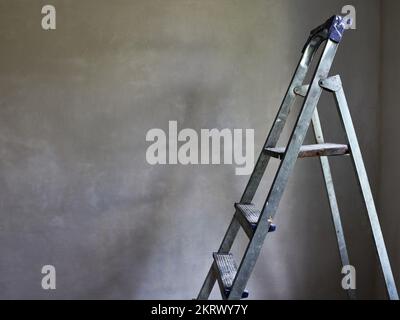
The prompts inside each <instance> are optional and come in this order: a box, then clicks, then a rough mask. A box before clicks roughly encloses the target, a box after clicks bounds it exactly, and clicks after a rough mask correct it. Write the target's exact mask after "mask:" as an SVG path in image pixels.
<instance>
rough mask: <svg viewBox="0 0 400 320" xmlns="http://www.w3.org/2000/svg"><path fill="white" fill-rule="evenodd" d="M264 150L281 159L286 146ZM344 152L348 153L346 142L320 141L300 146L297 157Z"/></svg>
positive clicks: (342, 153)
mask: <svg viewBox="0 0 400 320" xmlns="http://www.w3.org/2000/svg"><path fill="white" fill-rule="evenodd" d="M265 151H266V152H267V154H268V155H269V156H271V157H274V158H278V159H283V157H284V156H285V153H286V148H266V149H265ZM346 154H349V146H348V145H346V144H337V143H321V144H311V145H305V146H302V147H301V148H300V152H299V158H309V157H324V156H342V155H346Z"/></svg>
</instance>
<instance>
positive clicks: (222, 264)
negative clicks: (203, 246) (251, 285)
mask: <svg viewBox="0 0 400 320" xmlns="http://www.w3.org/2000/svg"><path fill="white" fill-rule="evenodd" d="M213 256H214V261H215V265H216V271H217V278H218V284H219V287H220V289H221V294H222V296H223V297H224V299H228V297H229V293H230V291H231V288H232V285H233V281H234V280H235V277H236V273H237V266H236V263H235V260H234V259H233V255H232V254H231V253H229V254H219V253H214V254H213ZM248 296H249V293H248V292H247V291H244V292H243V294H242V299H245V298H247V297H248Z"/></svg>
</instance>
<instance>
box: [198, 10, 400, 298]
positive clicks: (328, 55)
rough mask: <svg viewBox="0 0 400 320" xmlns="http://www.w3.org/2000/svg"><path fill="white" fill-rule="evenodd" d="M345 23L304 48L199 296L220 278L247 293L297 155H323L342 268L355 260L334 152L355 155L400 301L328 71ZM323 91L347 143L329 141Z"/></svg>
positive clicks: (330, 24) (329, 26)
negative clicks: (240, 244)
mask: <svg viewBox="0 0 400 320" xmlns="http://www.w3.org/2000/svg"><path fill="white" fill-rule="evenodd" d="M344 24H345V21H344V19H343V18H342V17H340V16H333V17H332V18H330V19H329V20H328V21H327V22H325V23H324V24H323V25H321V26H320V27H318V28H316V29H314V30H313V31H311V34H310V37H309V39H308V40H307V43H306V45H305V47H304V49H303V51H302V52H303V55H302V57H301V59H300V62H299V63H298V66H297V68H296V71H295V73H294V76H293V78H292V81H291V83H290V85H289V88H288V90H287V92H286V95H285V97H284V99H283V102H282V105H281V107H280V109H279V112H278V115H277V116H276V118H275V121H274V124H273V126H272V128H271V130H270V133H269V135H268V138H267V140H266V142H265V145H264V147H263V149H262V152H261V154H260V156H259V158H258V161H257V163H256V165H255V168H254V171H253V173H252V175H251V177H250V180H249V182H248V184H247V186H246V189H245V191H244V193H243V196H242V198H241V201H240V202H239V203H237V204H235V209H236V212H235V214H234V217H233V219H232V221H231V224H230V226H229V228H228V230H227V232H226V234H225V237H224V239H223V241H222V243H221V246H220V248H219V250H218V252H217V253H214V255H213V257H214V263H213V264H212V266H211V268H210V270H209V272H208V275H207V277H206V279H205V281H204V283H203V286H202V288H201V290H200V292H199V295H198V299H207V298H208V297H209V295H210V293H211V290H212V288H213V286H214V284H215V282H216V281H218V284H219V287H220V289H221V294H222V298H223V299H228V300H236V299H242V298H246V297H247V296H248V292H247V291H246V290H245V287H246V284H247V281H248V279H249V277H250V275H251V272H252V271H253V268H254V266H255V263H256V261H257V258H258V256H259V254H260V251H261V248H262V246H263V243H264V240H265V238H266V236H267V235H268V234H269V233H271V232H273V231H275V229H276V226H275V225H274V224H273V219H274V217H275V214H276V211H277V208H278V205H279V202H280V200H281V198H282V195H283V192H284V189H285V186H286V184H287V181H288V179H289V176H290V174H291V173H292V171H293V168H294V165H295V163H296V161H297V159H298V158H307V157H319V158H320V162H321V169H322V173H323V176H324V180H325V186H326V191H327V195H328V200H329V205H330V209H331V213H332V221H333V225H334V229H335V233H336V237H337V242H338V248H339V254H340V259H341V263H342V265H343V266H345V265H349V264H350V261H349V256H348V252H347V247H346V242H345V238H344V232H343V228H342V223H341V218H340V212H339V207H338V203H337V199H336V194H335V189H334V185H333V181H332V174H331V169H330V165H329V160H328V157H329V156H350V157H351V159H352V162H353V164H354V168H355V171H356V173H357V177H358V180H359V184H360V186H361V193H362V195H363V199H364V202H365V205H366V208H367V213H368V218H369V221H370V224H371V228H372V233H373V237H374V241H375V246H376V250H377V253H378V257H379V260H380V263H381V267H382V272H383V275H384V278H385V283H386V288H387V293H388V296H389V298H390V299H393V300H398V299H399V297H398V294H397V289H396V285H395V282H394V278H393V274H392V270H391V267H390V263H389V258H388V255H387V252H386V247H385V243H384V239H383V235H382V231H381V228H380V225H379V220H378V216H377V212H376V208H375V204H374V200H373V197H372V192H371V188H370V185H369V182H368V177H367V173H366V170H365V166H364V162H363V159H362V155H361V151H360V147H359V145H358V141H357V137H356V133H355V130H354V126H353V123H352V120H351V116H350V112H349V109H348V105H347V101H346V98H345V95H344V91H343V87H342V82H341V79H340V76H333V77H329V71H330V68H331V66H332V63H333V59H334V56H335V53H336V50H337V47H338V45H339V43H340V41H341V39H342V36H343V32H344V30H345V28H344ZM322 43H326V44H325V48H324V51H323V53H322V55H321V57H320V60H319V63H318V65H317V67H316V70H315V73H314V76H313V79H312V81H311V83H310V84H309V85H303V81H304V79H305V77H306V75H307V72H308V69H309V66H310V64H311V61H312V59H313V58H314V55H315V52H316V51H317V49H318V48H319V47H320V46H321V45H322ZM323 90H326V91H328V92H331V93H333V94H334V96H335V101H336V104H337V107H338V111H339V114H340V117H341V120H342V124H343V128H344V130H345V132H346V136H347V143H346V144H332V143H325V140H324V136H323V132H322V128H321V123H320V118H319V115H318V111H317V103H318V101H319V98H320V96H321V93H322V91H323ZM296 97H303V98H304V102H303V105H302V108H301V111H300V114H299V116H298V119H297V122H296V125H295V127H294V129H293V131H292V134H291V137H290V139H289V143H288V145H287V147H286V148H279V147H276V144H277V143H278V140H279V137H280V135H281V133H282V130H283V128H284V126H285V124H286V119H287V118H288V115H289V113H290V111H291V107H292V105H293V102H294V100H295V98H296ZM310 123H312V125H313V129H314V135H315V140H316V143H317V144H315V145H309V146H303V145H302V144H303V141H304V138H305V135H306V133H307V130H308V128H309V125H310ZM271 157H274V158H277V159H280V160H281V163H280V166H279V168H278V171H277V173H276V176H275V178H274V181H273V183H272V186H271V188H270V191H269V193H268V196H267V198H266V200H265V203H264V206H263V208H262V209H261V210H258V209H257V208H256V207H255V206H254V205H253V204H252V203H251V202H252V200H253V197H254V195H255V193H256V191H257V188H258V186H259V184H260V182H261V179H262V177H263V175H264V172H265V170H266V168H267V166H268V163H269V161H270V158H271ZM240 228H243V230H244V231H245V233H246V235H247V236H248V238H249V239H250V241H249V244H248V246H247V248H246V251H245V253H244V255H243V257H242V260H241V263H240V265H239V266H237V265H236V262H235V260H234V258H233V255H232V254H231V253H230V249H231V247H232V244H233V242H234V240H235V238H236V235H237V233H238V231H239V229H240ZM347 293H348V296H349V298H351V299H354V298H355V291H354V290H348V291H347Z"/></svg>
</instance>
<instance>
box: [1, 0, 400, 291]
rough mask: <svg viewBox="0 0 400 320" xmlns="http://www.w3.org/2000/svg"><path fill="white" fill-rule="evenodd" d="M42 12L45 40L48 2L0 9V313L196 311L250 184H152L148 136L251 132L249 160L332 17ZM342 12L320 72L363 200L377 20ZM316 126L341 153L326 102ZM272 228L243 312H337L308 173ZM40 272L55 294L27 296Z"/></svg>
mask: <svg viewBox="0 0 400 320" xmlns="http://www.w3.org/2000/svg"><path fill="white" fill-rule="evenodd" d="M46 3H47V2H46ZM51 3H52V4H54V5H55V6H56V8H57V30H56V31H50V32H48V31H47V32H45V31H43V30H41V28H40V20H41V15H40V9H41V6H42V5H43V4H45V2H43V1H28V0H24V1H23V0H1V1H0V43H1V50H0V58H1V59H0V212H1V220H0V252H1V260H0V298H128V299H140V298H145V299H148V298H166V299H170V298H183V299H190V298H193V297H194V296H195V295H196V294H197V292H198V289H199V288H200V286H201V283H202V281H203V279H204V277H205V275H206V272H207V270H208V268H209V266H210V263H211V252H212V251H215V250H216V249H217V248H218V245H219V243H220V241H221V239H222V236H223V234H224V232H225V230H226V228H227V226H228V223H229V221H230V219H231V217H232V214H233V203H234V202H236V201H238V200H239V198H240V195H241V192H242V190H243V188H244V186H245V184H246V181H247V177H238V176H235V166H233V165H232V166H231V165H221V166H189V167H184V166H154V167H153V166H150V165H148V164H147V163H146V160H145V151H146V149H147V147H148V146H149V143H147V142H146V141H145V135H146V132H147V131H148V130H149V129H152V128H163V129H166V128H167V126H168V120H177V121H178V122H179V128H186V127H189V128H194V129H196V130H200V129H201V128H214V127H216V128H231V129H233V128H243V129H245V128H254V129H255V135H256V141H255V143H256V150H255V152H256V153H258V152H259V151H260V147H261V145H262V143H263V141H264V139H265V136H266V134H267V132H268V129H269V127H270V125H271V123H272V120H273V117H274V115H275V113H276V111H277V108H278V106H279V103H280V101H281V99H282V96H283V94H284V92H285V90H286V87H287V84H288V82H289V80H290V78H291V74H292V72H293V69H294V67H295V64H296V63H297V60H298V58H299V55H300V49H301V48H302V45H303V43H304V41H305V38H306V36H307V35H308V32H309V30H310V29H311V28H313V27H315V26H316V25H318V24H320V23H321V22H322V21H324V20H325V19H326V18H327V17H329V16H330V15H332V14H334V13H340V10H341V8H342V6H343V5H345V4H347V1H329V2H327V1H319V0H302V1H299V0H285V1H282V0H279V1H278V0H275V1H272V0H270V1H268V0H262V1H261V0H260V1H258V0H252V1H246V2H245V1H239V0H238V1H234V0H204V1H184V0H169V1H165V0H159V1H156V0H151V1H127V0H117V1H113V2H112V4H111V2H110V1H105V0H96V1H95V0H85V1H61V0H53V1H51ZM353 3H354V5H355V6H356V8H357V27H358V30H357V31H351V32H348V34H347V35H346V37H345V40H344V42H343V44H342V45H341V47H340V49H339V52H338V55H337V59H336V62H335V65H334V68H333V70H334V71H333V72H340V74H341V75H342V78H343V82H344V84H345V86H346V90H347V92H348V100H349V104H350V106H351V112H352V114H353V116H354V121H355V126H356V129H357V130H358V132H359V139H360V143H361V146H362V148H363V151H364V156H365V161H366V165H367V168H368V170H369V172H370V178H371V182H372V184H373V185H374V186H376V185H377V182H378V179H377V177H378V174H379V168H378V164H379V157H378V151H379V143H378V142H379V139H378V137H379V134H378V133H379V132H378V130H379V118H380V112H379V85H380V83H379V79H378V76H379V74H380V50H379V46H380V40H381V38H380V31H381V29H380V3H379V1H372V0H369V1H366V0H363V1H361V0H360V1H353ZM387 10H388V12H389V13H390V12H392V14H394V13H393V11H391V9H390V8H388V9H387ZM388 59H391V58H390V57H388ZM391 72H392V71H391V70H390V65H389V64H387V73H388V74H391ZM388 99H389V98H388ZM392 101H393V100H388V101H387V103H388V104H390V103H392ZM394 108H395V106H394V105H393V109H394ZM320 112H321V114H322V116H323V117H324V118H325V121H323V124H325V126H326V135H327V137H330V138H331V139H330V140H332V141H343V135H342V134H341V132H340V130H338V129H339V128H340V125H339V120H338V118H337V116H336V111H335V108H334V104H333V102H332V101H331V100H330V99H327V98H324V99H323V100H322V103H321V107H320ZM387 117H388V118H389V120H390V118H391V117H392V116H391V114H389V113H388V114H387ZM392 119H393V118H392ZM393 124H395V123H394V122H393ZM392 145H393V144H391V145H389V144H388V146H389V147H390V146H392ZM390 151H391V150H389V149H388V150H387V151H386V152H387V153H390ZM384 152H385V151H384ZM381 160H382V159H381ZM391 164H393V165H394V164H395V162H391ZM332 165H333V170H334V174H335V181H336V182H337V183H338V185H341V186H342V188H341V189H338V190H337V191H338V197H339V200H340V203H341V209H342V210H343V219H344V222H345V223H346V228H345V232H346V235H347V240H348V244H349V245H350V246H351V249H350V255H351V261H352V263H353V264H354V265H355V266H356V267H357V275H358V278H357V280H358V283H357V284H358V289H359V291H360V292H359V296H360V297H361V298H375V297H383V293H382V290H381V287H380V286H379V285H377V280H380V278H379V277H378V279H377V277H376V273H377V267H376V258H375V254H374V251H373V249H372V247H371V246H372V241H371V236H370V233H369V231H368V223H367V220H366V216H365V212H364V211H363V207H362V202H361V198H360V197H359V195H358V193H357V185H356V182H355V179H354V176H353V174H352V171H351V169H352V168H351V165H350V163H349V161H348V159H334V160H333V161H332ZM384 174H386V175H388V176H390V173H385V172H384ZM271 179H272V176H271V172H270V173H269V175H268V177H267V178H266V183H265V184H264V187H266V186H267V185H268V182H270V181H271ZM389 180H390V179H389ZM384 185H386V188H391V184H390V181H389V182H387V181H386V182H385V181H384ZM374 191H376V189H375V188H374ZM263 196H264V194H261V193H260V194H259V195H257V199H256V200H257V202H258V204H260V203H261V201H262V199H263ZM388 211H390V210H389V209H385V214H386V215H387V214H388V213H386V212H388ZM385 217H386V216H385ZM385 219H386V220H385V222H386V223H385V230H384V231H388V232H391V233H392V234H393V235H395V234H396V230H395V226H393V225H392V226H391V225H390V223H388V220H387V218H385ZM276 223H277V224H278V225H279V229H278V230H279V231H278V232H276V233H275V234H273V235H272V236H271V237H270V239H268V241H267V243H266V246H265V248H264V249H263V251H262V254H261V256H260V259H259V261H258V263H257V266H256V269H255V272H254V274H253V276H252V278H251V279H250V281H249V284H248V287H249V289H250V291H251V298H258V299H263V298H268V299H278V298H289V299H295V298H304V299H311V298H339V299H341V298H345V297H346V296H345V294H344V292H343V290H342V289H341V287H340V280H341V275H340V262H339V256H338V253H337V248H336V243H335V235H334V232H333V227H332V224H331V221H330V213H329V208H328V205H327V200H326V195H325V193H324V189H323V184H322V179H321V175H320V171H319V164H318V161H317V160H316V159H312V160H304V161H301V162H299V163H298V164H297V165H296V170H295V174H294V176H293V178H292V179H291V180H290V183H289V186H288V190H287V192H286V193H285V196H284V199H283V201H282V205H281V208H280V210H279V214H278V216H277V219H276ZM397 235H398V233H397ZM393 239H394V238H393ZM245 240H246V239H245V237H244V236H243V235H242V237H241V238H240V240H239V245H238V246H237V247H236V248H235V249H234V252H240V251H241V250H243V248H244V245H245V243H246V242H245ZM397 244H398V242H397ZM389 248H390V254H395V253H396V244H394V243H389ZM396 263H397V266H398V263H400V261H399V259H398V255H397V262H396ZM45 264H53V265H54V266H55V267H56V269H57V290H55V291H52V292H49V291H44V290H42V289H41V286H40V282H41V277H42V275H41V273H40V270H41V267H42V266H43V265H45ZM376 288H378V289H376ZM213 296H214V297H218V295H217V294H216V293H214V295H213Z"/></svg>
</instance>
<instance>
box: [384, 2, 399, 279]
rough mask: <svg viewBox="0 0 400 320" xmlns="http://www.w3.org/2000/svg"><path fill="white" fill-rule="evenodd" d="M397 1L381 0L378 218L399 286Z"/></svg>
mask: <svg viewBox="0 0 400 320" xmlns="http://www.w3.org/2000/svg"><path fill="white" fill-rule="evenodd" d="M399 12H400V2H399V1H388V0H384V1H382V50H383V54H382V74H381V79H382V82H381V89H382V91H381V93H382V103H381V109H382V118H381V119H382V120H381V130H382V131H381V135H380V137H381V140H380V146H381V161H380V172H381V175H380V186H381V189H380V192H379V196H380V197H379V203H380V208H381V213H382V214H381V222H382V228H383V231H384V235H385V239H386V243H387V247H388V250H389V252H391V253H392V256H391V257H392V259H391V262H392V268H393V271H394V276H395V280H396V281H397V284H398V287H399V283H400V273H399V270H400V255H399V252H400V218H399V209H400V206H399V203H398V201H397V194H398V190H399V187H400V184H399V178H400V170H399V163H400V151H399V149H398V147H397V146H398V145H399V138H400V131H399V124H398V121H399V119H400V107H399V95H398V92H399V89H400V84H399V81H398V75H399V72H400V61H399V56H400V35H399V31H398V30H399V27H400V23H399V17H398V14H399Z"/></svg>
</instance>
